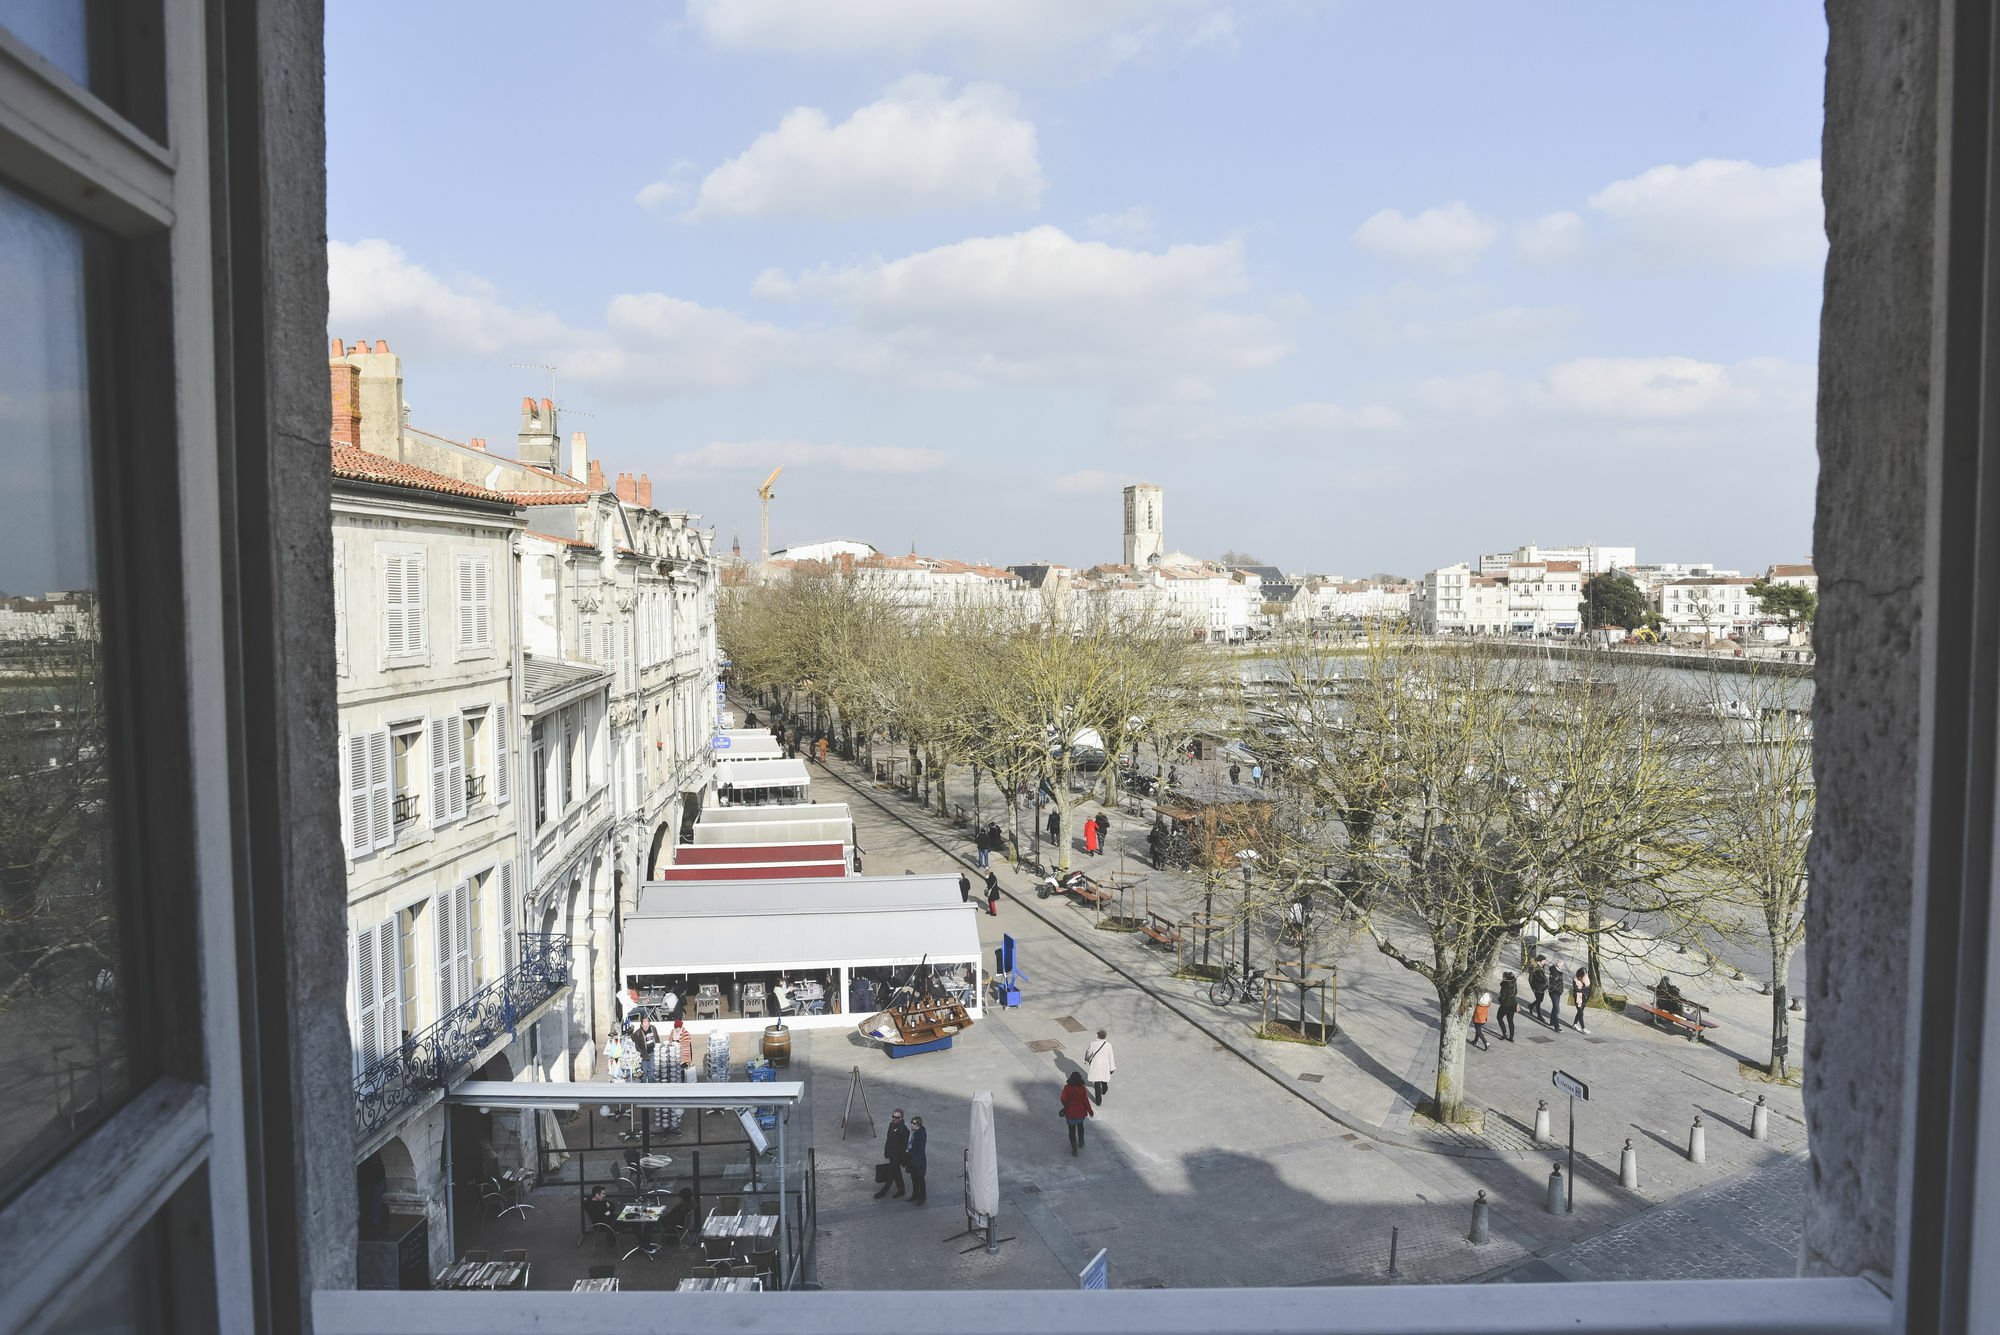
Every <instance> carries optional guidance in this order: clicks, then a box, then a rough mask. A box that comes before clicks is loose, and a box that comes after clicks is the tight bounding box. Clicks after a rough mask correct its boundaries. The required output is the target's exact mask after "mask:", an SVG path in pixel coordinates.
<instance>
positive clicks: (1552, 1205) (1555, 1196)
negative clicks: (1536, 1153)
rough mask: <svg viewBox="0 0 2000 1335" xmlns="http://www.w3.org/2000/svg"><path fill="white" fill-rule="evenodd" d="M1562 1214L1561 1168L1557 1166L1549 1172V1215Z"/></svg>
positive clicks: (1559, 1165)
mask: <svg viewBox="0 0 2000 1335" xmlns="http://www.w3.org/2000/svg"><path fill="white" fill-rule="evenodd" d="M1562 1212H1563V1166H1562V1165H1561V1164H1557V1165H1556V1166H1555V1167H1554V1168H1551V1169H1550V1170H1549V1213H1550V1214H1561V1213H1562Z"/></svg>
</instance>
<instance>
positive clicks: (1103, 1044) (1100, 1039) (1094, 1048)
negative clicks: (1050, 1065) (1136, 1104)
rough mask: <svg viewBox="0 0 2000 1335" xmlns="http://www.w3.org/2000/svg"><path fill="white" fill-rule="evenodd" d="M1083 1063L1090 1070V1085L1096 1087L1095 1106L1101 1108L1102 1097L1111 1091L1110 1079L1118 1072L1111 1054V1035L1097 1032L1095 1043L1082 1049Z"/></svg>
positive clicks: (1100, 1031) (1116, 1064)
mask: <svg viewBox="0 0 2000 1335" xmlns="http://www.w3.org/2000/svg"><path fill="white" fill-rule="evenodd" d="M1083 1062H1084V1065H1085V1066H1087V1067H1089V1068H1090V1070H1089V1079H1090V1083H1091V1084H1092V1085H1093V1086H1095V1087H1096V1091H1097V1106H1098V1107H1100V1108H1101V1107H1103V1106H1104V1096H1105V1095H1106V1094H1107V1093H1109V1092H1110V1090H1111V1077H1112V1076H1113V1075H1115V1074H1117V1072H1118V1059H1117V1058H1116V1057H1115V1056H1113V1055H1112V1052H1111V1035H1109V1034H1107V1033H1105V1032H1104V1031H1103V1030H1102V1029H1100V1030H1098V1031H1097V1041H1096V1042H1095V1043H1092V1044H1091V1045H1090V1046H1089V1047H1088V1048H1086V1049H1084V1053H1083Z"/></svg>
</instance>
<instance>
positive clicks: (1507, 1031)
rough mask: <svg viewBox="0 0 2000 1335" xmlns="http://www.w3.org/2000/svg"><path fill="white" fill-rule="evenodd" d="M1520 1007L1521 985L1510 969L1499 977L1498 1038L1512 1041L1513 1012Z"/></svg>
mask: <svg viewBox="0 0 2000 1335" xmlns="http://www.w3.org/2000/svg"><path fill="white" fill-rule="evenodd" d="M1520 1006H1521V984H1520V982H1519V980H1517V979H1516V978H1515V977H1514V971H1513V970H1512V969H1508V970H1505V971H1504V972H1502V973H1501V975H1500V1010H1499V1019H1500V1037H1502V1038H1504V1039H1506V1040H1507V1041H1508V1042H1509V1043H1512V1042H1513V1041H1514V1012H1515V1011H1516V1010H1518V1009H1520Z"/></svg>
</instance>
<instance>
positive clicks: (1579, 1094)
mask: <svg viewBox="0 0 2000 1335" xmlns="http://www.w3.org/2000/svg"><path fill="white" fill-rule="evenodd" d="M1550 1083H1551V1084H1553V1085H1554V1086H1555V1087H1556V1088H1557V1089H1560V1090H1561V1091H1562V1092H1563V1093H1565V1094H1567V1095H1569V1096H1570V1097H1571V1098H1573V1099H1582V1100H1583V1101H1584V1102H1585V1103H1588V1102H1590V1086H1589V1085H1586V1084H1584V1083H1583V1081H1581V1080H1579V1079H1577V1078H1576V1077H1575V1076H1573V1075H1571V1074H1570V1073H1569V1072H1567V1071H1557V1072H1556V1073H1555V1074H1554V1076H1552V1077H1551V1078H1550Z"/></svg>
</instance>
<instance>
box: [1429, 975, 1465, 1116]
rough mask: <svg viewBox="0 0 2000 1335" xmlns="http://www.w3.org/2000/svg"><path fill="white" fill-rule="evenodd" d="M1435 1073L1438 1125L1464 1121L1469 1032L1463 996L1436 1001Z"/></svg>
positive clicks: (1435, 1113) (1435, 1112) (1434, 1111)
mask: <svg viewBox="0 0 2000 1335" xmlns="http://www.w3.org/2000/svg"><path fill="white" fill-rule="evenodd" d="M1439 1001H1440V1005H1441V1013H1440V1015H1439V1018H1438V1074H1437V1093H1436V1105H1435V1107H1433V1108H1432V1110H1431V1111H1432V1113H1433V1114H1434V1115H1435V1116H1436V1117H1437V1119H1438V1120H1439V1121H1440V1122H1458V1121H1463V1120H1464V1118H1465V1040H1466V1036H1467V1034H1469V1033H1470V1032H1471V1029H1472V1003H1471V999H1470V998H1467V997H1455V998H1453V999H1452V1000H1450V1001H1445V1000H1444V999H1443V998H1439Z"/></svg>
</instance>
